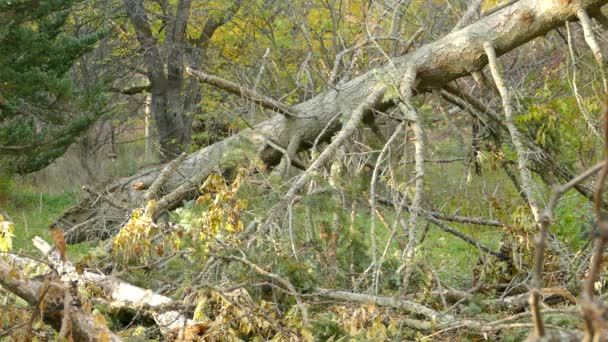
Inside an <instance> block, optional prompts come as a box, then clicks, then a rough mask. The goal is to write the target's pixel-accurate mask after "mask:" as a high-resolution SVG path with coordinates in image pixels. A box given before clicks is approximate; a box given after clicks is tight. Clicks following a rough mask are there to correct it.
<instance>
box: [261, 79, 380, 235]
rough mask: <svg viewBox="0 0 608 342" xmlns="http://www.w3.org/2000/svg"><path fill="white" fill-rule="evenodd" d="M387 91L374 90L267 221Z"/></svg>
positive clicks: (349, 134) (268, 220)
mask: <svg viewBox="0 0 608 342" xmlns="http://www.w3.org/2000/svg"><path fill="white" fill-rule="evenodd" d="M385 91H386V86H384V85H382V86H380V87H378V88H376V89H374V90H372V91H371V93H370V94H369V95H368V96H367V98H366V99H365V101H363V103H362V104H360V105H359V107H357V108H356V109H355V110H354V111H353V113H352V115H351V116H350V119H349V120H348V122H346V124H345V125H344V128H342V130H341V131H340V133H338V135H337V136H336V137H335V138H334V140H333V141H332V142H331V144H329V145H328V146H327V147H326V148H325V150H323V152H322V153H321V154H320V155H319V157H318V158H317V159H316V160H315V161H314V162H313V163H312V165H310V167H308V169H307V170H306V171H305V172H304V173H303V174H302V175H301V176H300V177H299V178H298V179H297V180H296V181H295V182H294V184H293V185H292V186H291V188H290V189H289V191H287V193H286V194H285V196H284V197H283V198H282V199H281V200H280V201H279V202H278V203H277V204H275V206H274V207H273V208H272V209H270V213H269V215H268V218H267V220H266V221H267V222H268V223H269V222H270V221H272V220H274V219H275V218H276V216H277V215H279V214H280V213H282V212H284V210H285V208H287V206H288V205H289V203H291V202H292V201H293V199H294V198H295V197H296V195H297V193H298V191H300V190H301V189H302V188H303V187H304V186H305V185H306V183H308V181H309V180H310V178H311V177H312V175H313V173H314V172H316V171H317V170H319V169H320V168H321V167H322V166H323V165H325V163H327V161H329V159H330V158H331V157H332V156H333V155H334V154H335V153H336V151H337V150H338V148H339V147H340V146H341V145H342V144H343V143H344V142H345V141H346V139H348V138H349V137H350V136H351V135H352V134H353V133H354V132H355V129H356V128H357V127H358V126H359V124H360V123H361V120H363V117H364V116H365V114H366V113H368V112H369V111H370V110H372V109H373V108H375V107H376V106H377V105H378V104H379V103H380V101H382V98H383V97H384V93H385Z"/></svg>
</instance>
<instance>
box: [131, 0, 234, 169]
mask: <svg viewBox="0 0 608 342" xmlns="http://www.w3.org/2000/svg"><path fill="white" fill-rule="evenodd" d="M241 2H242V0H235V1H232V3H231V5H230V6H229V8H227V9H226V11H225V14H224V16H222V17H221V18H220V19H212V18H211V19H209V20H208V21H207V23H206V24H205V26H204V28H203V30H202V31H201V34H200V36H199V37H198V38H196V39H194V40H193V45H190V44H191V40H190V39H188V37H187V35H186V28H187V26H188V20H189V19H190V7H191V4H192V3H191V0H179V1H178V2H177V6H176V8H175V10H174V11H173V9H172V8H170V7H171V6H170V4H169V3H168V2H166V3H165V2H163V3H162V5H163V6H164V8H163V10H164V11H165V12H166V13H172V12H174V13H173V14H172V15H170V18H168V17H167V16H166V15H163V25H162V27H166V32H167V34H166V38H165V41H164V42H163V44H161V42H160V40H159V39H158V37H157V36H156V35H155V34H153V32H152V29H151V27H150V24H149V19H148V16H147V14H146V8H145V6H144V2H143V0H124V4H125V7H126V9H127V13H128V15H129V18H130V19H131V23H132V24H133V28H134V29H135V33H136V35H137V40H138V42H139V44H140V46H141V48H142V50H143V51H144V57H143V58H144V63H145V66H146V76H147V77H148V80H149V81H150V94H151V97H152V98H151V104H150V112H151V116H152V118H153V119H154V121H155V124H156V129H157V132H158V137H159V144H160V160H161V161H162V162H168V161H170V160H171V159H173V158H175V157H177V156H178V155H179V154H180V153H181V152H182V151H184V150H185V148H186V147H187V146H188V144H189V143H190V134H191V125H192V116H191V115H190V113H191V112H192V111H193V110H194V109H195V108H196V105H197V104H198V102H199V101H200V96H198V94H199V93H200V86H198V85H196V86H193V85H192V81H190V82H189V84H188V85H186V84H185V83H186V81H185V80H184V63H185V59H186V58H185V57H189V59H190V61H189V62H190V65H194V66H200V64H201V62H202V60H203V57H204V56H205V53H206V48H207V46H208V44H209V40H210V39H211V37H212V36H213V33H214V32H215V31H216V30H217V29H218V28H219V27H221V26H222V25H223V24H225V23H226V22H227V21H228V20H229V19H230V18H231V17H232V15H234V13H235V12H236V11H237V10H238V8H239V6H240V4H241ZM186 50H189V53H188V54H187V55H188V56H184V55H185V54H186ZM163 56H167V57H166V60H165V59H164V58H163ZM196 83H198V82H196Z"/></svg>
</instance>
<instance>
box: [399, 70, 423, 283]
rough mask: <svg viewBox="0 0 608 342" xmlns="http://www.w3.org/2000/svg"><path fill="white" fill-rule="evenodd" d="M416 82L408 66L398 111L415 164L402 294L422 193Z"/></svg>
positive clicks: (411, 259) (408, 273)
mask: <svg viewBox="0 0 608 342" xmlns="http://www.w3.org/2000/svg"><path fill="white" fill-rule="evenodd" d="M415 81H416V65H414V64H410V65H408V67H407V70H406V71H405V74H404V75H403V79H402V80H401V85H400V87H399V88H400V89H399V90H400V92H401V94H402V97H403V102H400V103H399V109H400V110H401V112H402V114H403V115H404V116H405V117H406V118H408V119H410V125H411V127H412V131H413V132H414V149H415V152H414V160H416V164H415V167H414V169H415V171H416V173H415V179H416V180H415V186H416V190H415V192H414V199H413V200H412V205H411V207H410V218H409V221H408V238H409V241H408V244H407V247H406V248H405V251H404V253H403V254H404V255H403V256H404V263H405V266H406V267H405V270H404V275H403V284H402V286H403V288H402V293H403V294H405V293H407V287H408V284H409V281H410V276H411V274H412V271H413V269H414V265H413V263H414V252H415V250H416V247H417V245H418V237H417V229H416V224H417V223H418V216H420V212H421V207H420V206H421V203H422V195H423V191H424V148H425V147H424V129H423V127H422V122H421V121H420V118H419V115H418V111H417V110H416V109H415V108H414V107H413V106H412V103H411V100H412V97H413V92H414V85H415V84H414V83H415Z"/></svg>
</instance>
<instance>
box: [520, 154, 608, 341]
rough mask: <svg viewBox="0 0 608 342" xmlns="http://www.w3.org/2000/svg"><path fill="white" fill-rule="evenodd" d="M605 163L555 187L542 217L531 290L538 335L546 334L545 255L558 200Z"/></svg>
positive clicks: (533, 314) (531, 306)
mask: <svg viewBox="0 0 608 342" xmlns="http://www.w3.org/2000/svg"><path fill="white" fill-rule="evenodd" d="M604 165H605V162H602V163H599V164H597V165H595V166H594V167H592V168H590V169H588V170H586V171H585V172H583V173H581V174H580V175H578V176H576V177H575V178H573V179H572V180H570V181H569V182H568V183H566V184H564V185H562V186H558V187H555V188H554V189H553V193H552V194H551V197H550V198H549V202H548V203H547V206H546V207H545V210H544V211H543V213H542V215H541V217H540V231H539V232H538V234H537V236H536V238H535V239H534V245H535V247H536V248H535V251H534V274H533V278H532V286H531V290H530V298H529V301H530V310H531V311H532V316H533V319H534V324H535V334H536V337H542V336H544V334H545V331H544V322H543V320H542V316H541V312H540V307H539V303H540V298H541V294H540V292H541V288H542V285H543V266H544V255H545V248H546V247H547V237H548V235H549V228H550V226H551V220H552V218H553V215H554V213H555V208H556V207H557V201H558V200H559V199H560V198H561V197H562V196H563V195H564V194H565V193H566V192H568V191H570V189H572V188H573V187H574V186H576V185H577V184H579V183H581V182H583V181H585V179H587V178H589V177H590V176H592V175H594V174H595V173H597V172H598V171H599V170H600V169H602V168H603V167H604Z"/></svg>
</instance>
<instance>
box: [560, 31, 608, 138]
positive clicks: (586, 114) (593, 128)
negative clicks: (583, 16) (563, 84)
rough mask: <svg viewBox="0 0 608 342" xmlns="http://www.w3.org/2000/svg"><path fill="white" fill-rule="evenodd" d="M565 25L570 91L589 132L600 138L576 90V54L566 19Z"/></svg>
mask: <svg viewBox="0 0 608 342" xmlns="http://www.w3.org/2000/svg"><path fill="white" fill-rule="evenodd" d="M565 25H566V34H567V37H568V51H569V52H570V59H571V60H572V81H571V82H572V83H571V87H572V91H573V92H574V98H575V99H576V104H577V105H578V108H579V110H580V111H581V114H583V117H584V118H585V122H586V123H587V127H588V128H589V130H590V131H591V132H593V134H595V136H596V137H598V138H599V139H601V136H600V133H599V132H598V131H597V129H596V128H595V125H594V124H593V123H592V122H591V118H590V117H589V111H588V110H587V108H586V107H585V106H584V105H583V99H582V97H581V95H580V93H579V91H578V85H577V80H576V79H577V69H578V68H577V63H576V56H575V55H574V48H573V43H572V32H571V30H570V23H569V22H567V21H566V23H565ZM569 83H570V82H569Z"/></svg>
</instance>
